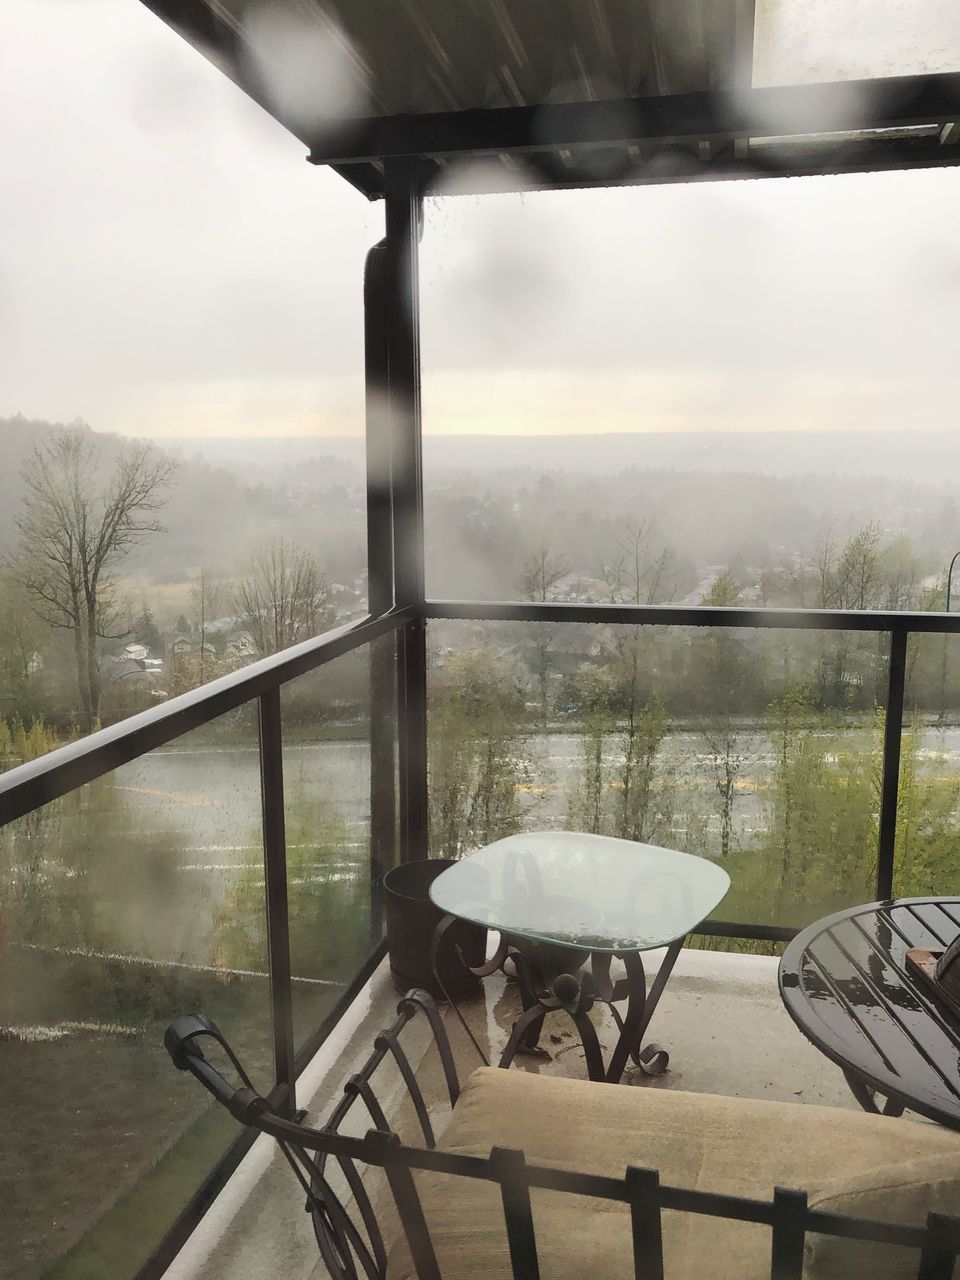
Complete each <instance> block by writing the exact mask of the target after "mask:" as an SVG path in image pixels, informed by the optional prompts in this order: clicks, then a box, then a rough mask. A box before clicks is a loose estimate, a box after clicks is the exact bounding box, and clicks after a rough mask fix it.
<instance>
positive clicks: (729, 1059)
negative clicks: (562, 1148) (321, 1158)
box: [167, 951, 856, 1280]
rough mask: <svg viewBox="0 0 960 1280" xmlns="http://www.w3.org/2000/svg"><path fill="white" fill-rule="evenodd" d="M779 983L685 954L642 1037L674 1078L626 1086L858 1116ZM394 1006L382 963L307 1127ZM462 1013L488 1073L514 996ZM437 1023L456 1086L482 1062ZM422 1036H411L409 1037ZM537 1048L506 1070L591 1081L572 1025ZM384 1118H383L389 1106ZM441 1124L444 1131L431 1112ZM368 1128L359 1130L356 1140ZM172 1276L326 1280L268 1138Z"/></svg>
mask: <svg viewBox="0 0 960 1280" xmlns="http://www.w3.org/2000/svg"><path fill="white" fill-rule="evenodd" d="M661 955H662V953H655V952H654V953H651V954H650V956H649V957H648V959H649V963H648V964H647V973H648V982H649V980H650V977H651V975H652V973H655V972H656V969H657V967H658V965H659V961H660V959H661ZM776 977H777V960H776V959H775V958H773V957H767V956H745V955H733V954H726V953H720V952H713V951H684V952H682V953H681V956H680V959H679V960H678V962H677V966H676V968H675V969H674V972H673V974H672V975H671V978H670V981H669V983H668V984H667V988H666V990H665V992H664V995H663V998H662V1000H661V1002H660V1005H659V1007H658V1009H657V1011H656V1013H655V1014H654V1017H653V1019H652V1022H651V1025H650V1029H649V1032H648V1039H652V1040H654V1041H656V1042H658V1043H659V1044H662V1045H663V1046H664V1048H666V1049H667V1050H668V1051H669V1053H670V1066H669V1069H668V1070H667V1071H666V1072H665V1074H664V1075H662V1076H659V1077H648V1076H646V1075H645V1074H644V1073H643V1072H640V1071H638V1070H636V1069H635V1068H633V1067H632V1065H631V1066H630V1067H629V1068H628V1071H627V1073H626V1074H625V1076H624V1082H625V1086H630V1087H638V1088H644V1089H685V1090H689V1091H692V1092H699V1093H721V1094H729V1095H735V1096H739V1097H748V1098H769V1099H776V1100H781V1101H791V1102H807V1103H820V1104H824V1105H827V1106H838V1107H854V1108H855V1107H856V1103H855V1102H854V1100H853V1098H852V1096H851V1095H850V1093H849V1091H848V1089H847V1087H846V1084H845V1082H844V1080H843V1077H842V1075H841V1073H840V1071H839V1069H838V1068H836V1067H835V1066H834V1065H833V1064H832V1063H830V1062H828V1061H827V1059H826V1058H824V1057H823V1056H822V1055H821V1054H820V1053H819V1052H818V1051H817V1050H816V1049H814V1048H813V1046H812V1045H810V1044H809V1043H808V1042H807V1041H806V1040H805V1039H804V1038H803V1036H801V1034H800V1033H799V1032H798V1031H797V1030H796V1028H795V1027H794V1025H793V1023H792V1022H791V1021H790V1019H789V1018H788V1017H787V1015H786V1013H785V1012H784V1009H783V1007H782V1005H781V1003H780V997H779V994H778V992H777V981H776ZM396 999H397V994H396V992H395V990H394V989H393V986H392V983H391V981H390V976H389V971H388V969H387V966H386V963H384V964H383V965H381V966H380V968H379V969H378V970H377V971H376V973H375V974H374V975H373V977H372V978H371V980H370V982H369V983H368V984H367V987H366V988H365V989H364V991H363V992H362V993H361V995H360V996H359V997H358V999H357V1000H356V1001H355V1002H354V1005H353V1006H352V1008H351V1009H350V1011H349V1013H348V1015H347V1016H346V1017H345V1018H344V1019H343V1021H342V1022H341V1023H340V1025H339V1026H338V1027H337V1029H336V1030H335V1032H334V1033H333V1034H332V1035H331V1037H330V1039H329V1040H328V1041H327V1043H326V1044H325V1045H324V1046H323V1049H322V1050H321V1052H320V1053H319V1054H318V1055H317V1058H316V1059H315V1060H314V1062H313V1063H311V1065H310V1067H309V1068H308V1069H307V1071H306V1072H305V1074H304V1076H303V1077H301V1081H300V1085H299V1101H300V1104H301V1106H304V1105H306V1106H307V1107H308V1108H309V1110H310V1113H311V1115H313V1116H314V1117H320V1116H323V1115H325V1114H326V1113H327V1112H328V1111H329V1108H330V1106H331V1104H332V1101H333V1100H334V1098H335V1097H336V1096H338V1095H339V1092H340V1090H341V1089H342V1086H343V1083H344V1081H345V1080H346V1079H347V1077H348V1076H349V1075H350V1074H351V1073H352V1072H354V1071H355V1070H357V1068H358V1067H359V1066H360V1064H361V1063H362V1062H363V1060H364V1059H365V1058H366V1056H367V1055H368V1053H369V1051H370V1048H371V1045H372V1042H373V1038H374V1036H375V1035H376V1033H377V1032H378V1031H380V1030H382V1029H383V1028H384V1027H386V1026H388V1025H389V1024H390V1022H391V1021H392V1020H393V1016H394V1008H395V1004H396ZM460 1007H461V1011H462V1012H463V1013H464V1015H465V1017H466V1018H467V1020H468V1023H469V1025H470V1027H471V1030H472V1031H473V1033H474V1035H475V1036H476V1037H477V1039H478V1041H479V1042H480V1044H481V1046H482V1047H483V1049H484V1051H485V1052H486V1053H487V1056H488V1057H490V1058H491V1059H492V1060H493V1061H496V1057H497V1056H498V1054H499V1052H500V1051H501V1050H502V1048H503V1045H504V1044H505V1043H506V1039H507V1036H508V1035H509V1031H510V1027H511V1025H512V1023H513V1020H514V1018H515V1017H516V1016H517V1013H518V1011H519V1009H520V998H519V990H518V988H517V984H516V983H515V982H512V981H508V980H507V979H505V978H504V977H503V976H502V975H501V974H496V975H494V976H493V977H491V978H487V979H485V981H484V984H483V988H482V991H481V992H480V993H479V994H478V995H476V996H473V997H472V998H470V999H469V1000H467V1001H464V1002H463V1003H462V1004H461V1006H460ZM592 1016H593V1017H595V1018H596V1019H597V1028H598V1031H599V1033H600V1037H601V1042H602V1043H603V1045H604V1049H605V1051H608V1050H609V1046H610V1045H611V1044H612V1043H613V1041H614V1039H615V1035H616V1028H615V1026H614V1023H613V1020H612V1018H610V1016H609V1014H608V1013H607V1012H606V1011H602V1012H600V1013H599V1014H598V1013H597V1012H595V1013H594V1014H593V1015H592ZM444 1017H445V1021H446V1025H447V1028H448V1031H449V1034H450V1038H451V1042H452V1043H453V1046H454V1054H455V1057H456V1061H457V1066H458V1070H459V1071H460V1075H461V1078H462V1079H463V1078H465V1077H466V1076H467V1075H469V1073H470V1071H471V1070H472V1069H473V1066H474V1065H475V1064H476V1065H479V1062H478V1059H477V1055H476V1051H475V1049H473V1048H472V1046H471V1045H470V1043H469V1041H468V1040H467V1038H466V1036H465V1035H464V1034H463V1031H462V1030H461V1029H460V1027H459V1025H458V1023H457V1021H456V1018H455V1016H454V1015H453V1014H452V1012H451V1011H450V1010H445V1012H444ZM416 1025H417V1024H416V1023H414V1024H411V1026H410V1027H409V1028H408V1029H407V1032H405V1036H408V1037H409V1033H411V1032H413V1030H414V1027H415V1026H416ZM405 1044H406V1046H407V1048H408V1050H410V1051H411V1056H412V1057H413V1060H414V1063H415V1065H416V1067H417V1070H418V1075H419V1077H420V1079H421V1081H422V1082H423V1086H424V1093H425V1096H427V1098H428V1099H434V1098H440V1096H441V1092H442V1084H441V1082H440V1079H439V1068H438V1065H437V1062H436V1055H435V1053H432V1052H431V1051H430V1050H429V1048H428V1044H427V1040H426V1038H423V1039H421V1040H420V1041H415V1043H414V1045H413V1047H412V1048H411V1042H410V1039H409V1038H408V1039H406V1040H405ZM541 1044H542V1045H543V1046H544V1048H546V1049H547V1051H548V1052H549V1054H550V1057H549V1060H545V1061H544V1060H541V1059H539V1058H533V1057H529V1056H519V1055H518V1057H517V1059H516V1061H515V1064H514V1068H513V1069H514V1070H517V1069H519V1070H527V1071H537V1072H545V1073H550V1074H558V1075H572V1076H578V1077H585V1076H586V1069H585V1066H584V1061H583V1051H582V1049H581V1047H580V1043H579V1039H578V1037H577V1035H576V1032H575V1030H574V1028H573V1026H572V1024H571V1023H570V1021H569V1019H568V1018H567V1017H566V1015H564V1014H560V1013H558V1014H553V1015H551V1016H549V1017H548V1019H547V1021H546V1023H545V1026H544V1030H543V1035H542V1037H541ZM398 1096H399V1090H398ZM385 1106H386V1108H387V1110H388V1115H389V1114H390V1111H389V1100H387V1101H386V1102H385ZM439 1110H440V1111H442V1108H440V1109H439ZM358 1120H360V1117H358ZM438 1120H439V1122H440V1125H441V1126H442V1122H443V1121H442V1116H441V1115H439V1114H438ZM365 1127H368V1126H367V1125H365V1124H364V1123H363V1122H362V1120H360V1123H359V1124H358V1128H357V1131H358V1132H359V1131H362V1130H363V1129H364V1128H365ZM404 1131H405V1127H404ZM167 1275H168V1277H170V1278H171V1280H262V1278H263V1277H267V1276H270V1277H273V1276H278V1275H282V1276H283V1277H284V1280H323V1278H324V1277H325V1276H326V1272H325V1270H324V1268H323V1267H322V1265H320V1264H319V1263H318V1260H317V1252H316V1246H315V1243H314V1240H313V1234H312V1229H311V1226H310V1221H309V1218H308V1216H307V1215H306V1214H305V1213H304V1212H303V1196H302V1193H301V1192H300V1190H299V1188H298V1187H297V1186H296V1184H295V1183H294V1181H293V1176H292V1174H291V1173H290V1171H289V1169H288V1168H287V1167H286V1165H285V1164H284V1163H283V1161H282V1160H281V1159H279V1158H276V1156H275V1153H274V1152H273V1151H272V1150H271V1147H270V1144H269V1143H267V1141H266V1140H265V1139H262V1138H261V1139H260V1140H258V1142H257V1144H255V1146H254V1147H253V1149H252V1150H251V1152H250V1153H249V1154H248V1156H247V1157H246V1159H245V1160H244V1162H243V1164H242V1165H241V1167H240V1169H239V1170H238V1172H237V1174H236V1175H235V1176H234V1178H233V1179H232V1181H231V1183H230V1184H229V1185H228V1187H227V1188H226V1189H225V1191H224V1192H223V1193H222V1194H221V1196H220V1197H219V1199H218V1201H217V1203H216V1204H215V1205H214V1206H213V1208H212V1209H211V1210H210V1212H209V1213H208V1214H207V1216H206V1218H205V1219H204V1221H203V1222H202V1223H201V1225H200V1227H199V1228H198V1230H197V1231H196V1232H195V1233H194V1236H193V1237H192V1239H191V1241H190V1242H189V1243H188V1245H187V1246H186V1248H185V1249H184V1250H183V1251H182V1252H181V1254H180V1256H179V1257H178V1258H177V1260H176V1261H175V1262H174V1263H173V1265H172V1267H171V1268H170V1270H169V1271H168V1272H167Z"/></svg>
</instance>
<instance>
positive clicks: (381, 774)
mask: <svg viewBox="0 0 960 1280" xmlns="http://www.w3.org/2000/svg"><path fill="white" fill-rule="evenodd" d="M386 277H387V247H386V241H385V240H381V241H380V243H379V244H375V245H374V246H373V247H372V248H371V249H370V251H369V253H368V254H367V261H366V265H365V268H364V274H363V316H364V364H365V374H366V396H367V606H368V608H369V610H370V612H371V613H372V614H373V615H374V616H378V615H379V614H382V613H386V612H387V610H388V609H390V608H391V606H392V605H393V500H392V487H391V475H392V467H391V458H390V453H391V431H390V415H389V411H388V394H389V363H388V352H387V320H386V292H387V291H386V288H385V283H386ZM396 661H397V642H396V638H395V637H393V636H391V637H390V638H389V639H386V638H384V639H383V640H381V641H379V642H378V643H375V644H373V645H371V646H370V936H371V940H372V941H377V940H379V938H380V936H381V934H382V932H383V891H382V885H383V877H384V874H385V873H386V872H387V871H388V870H389V869H390V868H391V867H392V866H393V865H394V863H395V862H396V846H397V794H396V768H397V761H396V750H395V744H394V732H395V724H396V715H395V707H396V703H395V700H394V695H395V691H396V679H395V674H396Z"/></svg>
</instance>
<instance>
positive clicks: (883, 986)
mask: <svg viewBox="0 0 960 1280" xmlns="http://www.w3.org/2000/svg"><path fill="white" fill-rule="evenodd" d="M934 904H935V905H937V906H939V907H941V908H943V909H944V910H945V912H946V913H947V914H948V918H949V919H950V920H952V921H953V925H952V926H951V927H953V928H956V927H958V926H960V899H958V898H956V897H942V898H939V899H938V898H932V897H914V898H899V899H895V900H893V901H892V902H891V901H889V900H886V901H882V902H874V903H865V904H863V905H861V906H856V907H848V908H846V909H845V910H843V911H836V912H834V913H833V914H832V915H829V916H824V917H823V918H822V919H821V920H816V921H814V923H813V924H811V925H808V926H807V928H806V929H804V930H803V931H802V932H800V933H799V934H798V935H797V936H796V937H795V938H794V939H793V941H792V942H791V943H790V945H789V946H788V947H787V949H786V950H785V951H784V953H783V956H782V957H781V960H780V966H779V970H778V983H779V989H780V996H781V999H782V1000H783V1004H784V1008H785V1009H786V1010H787V1013H789V1015H790V1017H791V1018H792V1019H793V1021H794V1022H795V1023H796V1025H797V1027H798V1028H799V1029H800V1031H801V1032H802V1033H803V1034H804V1036H806V1038H807V1039H808V1040H809V1041H810V1042H811V1044H813V1045H814V1046H815V1047H816V1048H817V1049H819V1050H820V1052H821V1053H822V1054H824V1055H825V1057H827V1058H829V1059H830V1061H831V1062H833V1063H835V1064H836V1065H837V1066H838V1067H839V1068H840V1070H841V1071H842V1072H843V1075H844V1079H845V1080H846V1082H847V1085H848V1086H849V1089H850V1092H851V1093H852V1094H853V1096H854V1098H856V1100H857V1102H858V1103H859V1104H860V1106H861V1107H862V1108H863V1109H864V1111H869V1112H870V1113H871V1114H873V1115H885V1116H900V1115H902V1114H903V1112H904V1111H905V1110H907V1109H909V1110H910V1111H914V1112H916V1113H917V1114H918V1115H922V1116H925V1117H926V1118H927V1119H928V1120H932V1121H934V1122H935V1123H936V1124H942V1125H944V1126H945V1127H946V1128H949V1129H955V1130H960V1103H958V1104H957V1105H955V1106H953V1107H949V1106H947V1105H945V1104H944V1101H943V1099H942V1098H938V1097H937V1095H936V1094H935V1093H934V1092H932V1091H931V1090H930V1089H929V1088H927V1087H924V1086H923V1084H922V1083H921V1082H918V1081H917V1080H916V1079H913V1080H911V1078H910V1075H909V1074H908V1073H907V1074H904V1075H901V1074H900V1073H899V1071H898V1070H897V1067H896V1060H895V1059H894V1058H892V1057H891V1058H890V1060H889V1062H888V1063H887V1065H886V1066H885V1068H884V1069H883V1070H881V1071H879V1072H877V1071H868V1070H866V1068H865V1066H864V1063H865V1062H866V1061H867V1060H868V1059H866V1058H865V1057H864V1050H867V1051H869V1049H870V1048H871V1047H873V1046H876V1049H877V1052H878V1053H879V1054H880V1056H881V1058H885V1057H886V1055H885V1054H884V1048H885V1045H884V1043H883V1041H882V1040H881V1039H880V1037H879V1035H878V1032H877V1029H876V1027H875V1026H873V1025H872V1024H871V1023H870V1021H869V1017H868V1016H866V1015H869V1013H870V1006H869V1004H868V1005H867V1006H866V1007H865V1009H864V1010H863V1011H862V1012H860V1010H859V1008H858V1001H857V996H856V992H854V991H850V990H848V989H847V984H845V983H844V982H841V981H839V980H838V979H837V975H835V974H832V973H831V972H830V971H829V970H828V969H827V968H826V967H825V966H824V965H823V963H822V962H821V961H814V962H813V963H814V964H815V965H816V968H817V969H819V970H820V972H821V974H822V976H823V978H824V980H825V982H826V984H827V986H828V989H829V991H830V995H831V1000H832V1007H834V1008H836V1009H837V1011H839V1012H840V1013H841V1015H842V1017H843V1019H844V1020H846V1019H849V1022H848V1023H847V1024H846V1025H845V1026H844V1030H847V1029H849V1032H850V1034H849V1037H847V1036H844V1035H841V1034H840V1033H839V1031H838V1029H837V1027H836V1026H831V1025H830V1024H829V1022H828V1021H827V1020H825V1018H824V1016H823V1006H822V1004H821V1001H820V1000H817V1001H814V1002H812V1001H811V998H810V996H809V994H808V993H807V991H806V990H805V989H804V986H803V984H802V983H801V981H800V976H801V974H802V972H803V969H804V967H805V963H806V962H807V961H808V952H809V949H810V947H811V946H812V944H813V943H815V942H816V941H817V940H818V939H822V938H823V937H824V936H827V937H829V936H830V933H831V930H832V929H833V928H834V926H836V925H838V924H840V923H842V922H844V921H848V920H849V921H856V922H859V920H860V919H861V918H871V917H878V918H879V919H880V920H882V921H883V923H884V928H885V929H886V930H887V931H888V933H889V935H890V936H891V938H894V939H897V941H898V942H900V943H901V944H903V943H905V942H906V938H905V935H904V934H903V932H902V931H901V929H900V928H898V927H897V925H896V924H895V923H894V922H893V921H892V920H891V918H890V915H889V911H890V908H891V907H895V908H901V907H905V908H907V909H908V910H909V911H911V912H913V911H914V909H915V908H917V907H921V908H923V907H927V906H930V905H934ZM857 927H859V924H858V926H857ZM836 945H837V946H838V947H839V949H840V950H841V952H843V951H844V948H843V945H842V943H836ZM942 945H945V944H942ZM872 958H873V960H874V961H875V962H876V963H877V964H878V967H889V968H890V969H892V970H895V971H898V973H903V980H904V986H903V989H901V990H900V991H899V992H897V991H896V990H895V989H894V988H893V986H892V984H891V985H890V986H888V985H887V983H886V982H879V981H878V980H877V979H876V977H875V975H873V974H870V973H867V972H865V971H864V970H863V969H862V968H861V967H859V966H858V965H856V964H855V962H854V961H853V960H852V959H851V957H850V956H849V955H846V959H848V960H850V963H851V965H852V966H853V968H854V969H855V970H859V977H860V979H861V980H862V982H863V984H864V986H865V987H866V988H867V990H869V991H870V992H871V996H872V998H874V999H875V1000H876V1002H877V1004H878V1005H880V1006H881V1007H884V1006H885V1007H886V1008H887V1009H889V1010H890V1012H891V1013H892V1014H893V1016H894V1017H896V1018H897V1019H898V1021H899V1018H900V1017H904V1018H905V1017H906V1014H905V1013H903V1012H901V1011H902V1010H909V1011H910V1012H911V1013H916V1014H918V1015H919V1016H920V1018H921V1019H922V1020H928V1021H929V1027H930V1031H931V1032H932V1031H934V1030H936V1033H937V1034H938V1035H945V1036H947V1037H949V1042H950V1043H951V1044H952V1045H953V1046H954V1047H953V1048H951V1050H950V1055H949V1068H948V1071H947V1074H948V1076H949V1075H950V1074H951V1070H952V1069H955V1066H956V1056H957V1054H958V1051H960V1034H958V1028H957V1027H956V1026H955V1023H956V1019H955V1018H954V1017H953V1015H952V1013H950V1012H949V1011H948V1010H946V1009H945V1008H944V1007H943V1006H942V1005H940V1004H939V1003H938V1002H937V1000H936V999H935V997H934V995H933V994H932V992H930V991H929V990H926V989H924V987H923V985H922V984H918V983H917V982H915V981H914V980H913V978H912V976H911V974H910V972H909V971H908V970H907V971H904V970H903V969H902V967H901V966H900V965H899V964H898V963H897V962H896V961H895V960H894V958H893V956H892V955H891V954H890V952H889V944H887V945H886V946H883V947H881V948H880V950H879V952H875V953H874V954H873V957H872ZM901 1000H903V1001H904V1003H903V1004H902V1005H901V1003H900V1001H901ZM858 1014H859V1016H858ZM904 1025H905V1026H909V1024H906V1023H905V1024H904ZM907 1034H908V1036H909V1039H910V1040H912V1041H913V1042H914V1044H916V1045H917V1049H918V1051H919V1053H920V1054H921V1055H922V1057H923V1058H924V1059H925V1060H926V1061H927V1062H928V1063H934V1062H935V1058H934V1056H933V1055H932V1054H931V1050H930V1046H929V1045H927V1044H925V1043H924V1042H923V1040H922V1037H921V1038H919V1039H918V1033H917V1031H916V1029H915V1028H913V1029H910V1030H908V1031H907ZM936 1070H937V1071H938V1072H939V1073H940V1074H941V1076H942V1075H943V1070H944V1069H943V1067H942V1065H938V1066H936Z"/></svg>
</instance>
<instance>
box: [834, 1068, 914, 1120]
mask: <svg viewBox="0 0 960 1280" xmlns="http://www.w3.org/2000/svg"><path fill="white" fill-rule="evenodd" d="M843 1078H844V1079H845V1080H846V1082H847V1084H848V1085H849V1086H850V1092H851V1093H852V1094H853V1096H854V1097H855V1098H856V1100H857V1102H859V1103H860V1105H861V1107H863V1109H864V1111H869V1112H870V1114H871V1115H874V1116H894V1117H896V1116H902V1115H903V1113H904V1111H905V1110H906V1106H905V1104H904V1103H902V1102H901V1101H900V1100H899V1099H898V1098H886V1099H884V1103H883V1107H882V1108H880V1107H878V1106H877V1101H876V1100H877V1096H878V1095H877V1093H876V1091H875V1090H873V1089H871V1088H869V1086H868V1085H866V1084H864V1082H863V1080H861V1079H860V1077H859V1076H857V1075H854V1073H853V1072H852V1071H844V1073H843Z"/></svg>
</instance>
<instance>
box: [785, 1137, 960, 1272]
mask: <svg viewBox="0 0 960 1280" xmlns="http://www.w3.org/2000/svg"><path fill="white" fill-rule="evenodd" d="M897 1150H898V1152H899V1150H900V1148H899V1144H898V1147H897ZM808 1204H809V1205H810V1207H811V1208H812V1209H822V1210H824V1212H826V1213H841V1214H843V1215H844V1216H846V1217H851V1218H870V1219H873V1220H874V1221H876V1222H893V1223H901V1224H903V1225H906V1226H916V1227H922V1226H923V1225H924V1223H925V1222H926V1220H927V1214H928V1213H930V1212H931V1210H932V1211H933V1212H935V1213H949V1214H955V1215H956V1214H960V1155H958V1154H955V1153H951V1154H949V1155H939V1156H922V1157H921V1158H919V1159H915V1160H910V1159H905V1160H904V1159H901V1160H897V1162H896V1163H895V1164H890V1163H889V1162H888V1163H887V1164H883V1165H878V1166H877V1167H875V1168H873V1169H868V1170H866V1171H865V1172H864V1173H857V1174H852V1175H850V1176H847V1177H844V1178H832V1179H830V1180H828V1181H827V1182H824V1183H822V1184H821V1186H820V1187H818V1188H810V1196H809V1200H808ZM918 1262H919V1251H918V1250H916V1249H906V1248H903V1247H901V1246H894V1245H880V1244H871V1243H870V1242H868V1241H863V1240H861V1241H856V1240H841V1239H840V1238H839V1237H837V1236H821V1235H813V1236H810V1237H808V1239H807V1262H806V1271H805V1274H806V1276H807V1277H808V1280H844V1277H846V1276H851V1275H855V1274H860V1275H868V1276H870V1280H915V1277H916V1274H917V1264H918Z"/></svg>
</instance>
